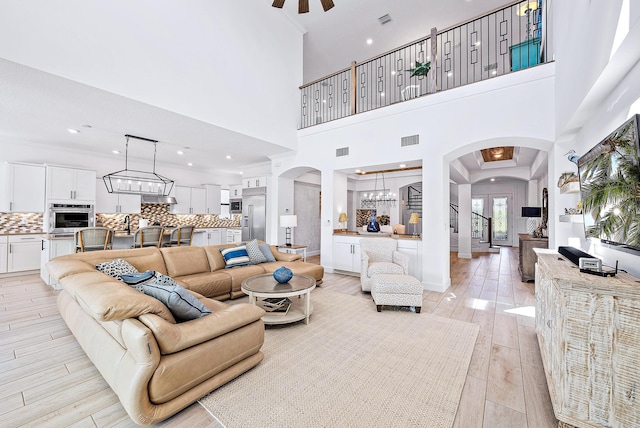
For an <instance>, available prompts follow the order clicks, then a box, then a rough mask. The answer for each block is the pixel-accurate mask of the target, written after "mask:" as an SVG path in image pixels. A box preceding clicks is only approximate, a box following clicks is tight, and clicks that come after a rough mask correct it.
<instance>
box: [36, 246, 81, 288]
mask: <svg viewBox="0 0 640 428" xmlns="http://www.w3.org/2000/svg"><path fill="white" fill-rule="evenodd" d="M74 251H75V239H74V238H73V237H70V238H63V239H61V238H56V239H47V238H46V237H43V238H42V240H41V254H40V278H42V280H43V281H44V282H45V283H47V284H49V285H52V286H54V288H56V287H55V284H54V281H53V280H52V279H51V276H49V271H48V270H47V268H46V267H45V266H46V264H47V262H48V261H49V260H51V259H53V258H56V257H58V256H65V255H67V254H73V252H74Z"/></svg>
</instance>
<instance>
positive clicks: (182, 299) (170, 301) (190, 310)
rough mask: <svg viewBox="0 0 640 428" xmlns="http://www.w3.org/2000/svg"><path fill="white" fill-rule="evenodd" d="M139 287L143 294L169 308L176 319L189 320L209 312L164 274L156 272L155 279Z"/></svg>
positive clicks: (209, 310) (209, 311)
mask: <svg viewBox="0 0 640 428" xmlns="http://www.w3.org/2000/svg"><path fill="white" fill-rule="evenodd" d="M141 287H142V292H143V293H144V294H146V295H147V296H151V297H154V298H156V299H158V300H159V301H160V302H162V303H163V304H164V305H165V306H166V307H167V308H169V310H170V311H171V314H173V316H174V318H175V319H176V320H177V321H189V320H193V319H196V318H200V317H203V316H205V315H209V314H210V313H211V309H209V308H207V307H206V306H205V305H204V304H203V303H202V302H200V301H199V300H198V299H197V298H196V297H195V296H194V295H193V294H191V293H189V292H188V291H187V290H185V289H184V288H182V287H181V286H180V285H178V284H177V283H176V282H175V281H174V280H173V279H172V278H170V277H168V276H166V275H162V274H159V273H157V272H156V278H155V281H153V282H147V283H144V284H141Z"/></svg>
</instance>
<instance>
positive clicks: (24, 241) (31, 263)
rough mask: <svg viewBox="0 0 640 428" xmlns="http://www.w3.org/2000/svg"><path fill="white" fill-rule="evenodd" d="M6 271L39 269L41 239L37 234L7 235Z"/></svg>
mask: <svg viewBox="0 0 640 428" xmlns="http://www.w3.org/2000/svg"><path fill="white" fill-rule="evenodd" d="M7 240H8V246H9V249H8V252H7V272H22V271H27V270H40V253H41V251H42V250H41V248H42V241H41V239H40V236H39V235H17V236H9V237H7Z"/></svg>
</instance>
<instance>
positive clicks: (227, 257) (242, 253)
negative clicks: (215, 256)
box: [220, 245, 251, 269]
mask: <svg viewBox="0 0 640 428" xmlns="http://www.w3.org/2000/svg"><path fill="white" fill-rule="evenodd" d="M220 253H221V254H222V257H224V263H225V265H226V266H225V269H230V268H234V267H236V266H246V265H250V264H251V259H250V258H249V254H247V246H246V245H238V246H237V247H230V248H220Z"/></svg>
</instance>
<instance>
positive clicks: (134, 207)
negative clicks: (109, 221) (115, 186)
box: [96, 179, 141, 214]
mask: <svg viewBox="0 0 640 428" xmlns="http://www.w3.org/2000/svg"><path fill="white" fill-rule="evenodd" d="M140 212H141V200H140V195H128V194H124V193H109V192H108V191H107V186H105V185H104V181H102V179H98V180H96V214H98V213H99V214H114V213H124V214H140Z"/></svg>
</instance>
